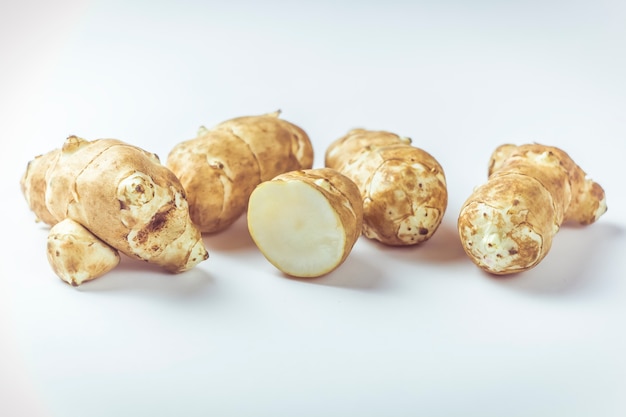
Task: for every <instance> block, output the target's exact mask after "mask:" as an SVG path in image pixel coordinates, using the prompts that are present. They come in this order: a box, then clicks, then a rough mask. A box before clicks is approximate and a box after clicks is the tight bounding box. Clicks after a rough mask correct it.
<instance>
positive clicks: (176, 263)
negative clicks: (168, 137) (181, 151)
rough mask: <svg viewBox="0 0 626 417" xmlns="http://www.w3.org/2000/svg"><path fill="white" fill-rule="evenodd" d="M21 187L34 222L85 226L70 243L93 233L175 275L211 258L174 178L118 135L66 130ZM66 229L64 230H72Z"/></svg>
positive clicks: (30, 167)
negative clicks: (83, 134)
mask: <svg viewBox="0 0 626 417" xmlns="http://www.w3.org/2000/svg"><path fill="white" fill-rule="evenodd" d="M21 187H22V192H23V193H24V196H25V198H26V201H27V202H28V204H29V206H30V208H31V210H33V212H34V213H35V215H36V217H37V219H38V220H41V221H43V222H45V223H46V224H48V225H50V226H54V225H56V224H57V223H59V222H61V221H63V220H65V219H71V220H73V221H74V222H76V223H77V224H79V225H81V226H82V227H83V228H84V230H81V231H80V232H79V235H80V236H78V235H76V236H74V237H72V238H71V239H70V241H71V240H73V239H74V238H77V239H78V240H79V241H84V239H85V236H84V233H92V234H93V235H94V241H96V240H101V241H102V242H104V243H106V245H108V246H110V247H112V248H115V249H116V250H119V251H121V252H122V253H124V254H126V255H128V256H130V257H133V258H135V259H140V260H144V261H147V262H151V263H154V264H156V265H159V266H162V267H164V268H165V269H167V270H168V271H171V272H174V273H177V272H182V271H186V270H188V269H190V268H192V267H193V266H195V265H196V264H198V263H199V262H201V261H203V260H205V259H206V258H207V257H208V253H207V251H206V249H205V247H204V244H203V242H202V239H201V235H200V232H199V230H198V229H197V228H196V227H195V226H194V225H193V224H192V222H191V219H190V217H189V210H188V204H187V201H186V198H185V191H184V189H183V187H182V185H181V184H180V182H179V180H178V178H176V176H175V175H174V174H173V173H172V172H171V171H170V170H169V169H167V168H166V167H165V166H163V165H161V164H160V162H159V160H158V158H157V157H156V155H154V154H152V153H149V152H146V151H144V150H143V149H140V148H138V147H135V146H132V145H129V144H127V143H124V142H122V141H119V140H115V139H98V140H94V141H87V140H84V139H81V138H78V137H76V136H70V137H69V138H67V140H66V141H65V143H64V145H63V147H62V148H61V149H57V150H53V151H51V152H49V153H47V154H44V155H42V156H39V157H36V158H35V159H34V160H32V161H31V162H30V163H29V164H28V167H27V169H26V172H25V173H24V175H23V177H22V179H21ZM64 230H65V232H63V233H64V234H65V235H68V236H69V235H72V234H73V233H74V232H75V231H76V230H77V229H76V228H73V229H69V231H68V229H64ZM52 239H53V240H54V238H53V237H52ZM69 252H70V250H69V249H68V250H66V251H63V252H59V253H60V254H63V253H65V254H68V253H69ZM86 255H88V253H86ZM68 256H69V255H68ZM57 261H59V262H61V263H62V262H63V261H62V260H57ZM66 261H67V260H66ZM84 261H85V262H86V263H89V260H84ZM53 267H54V265H53ZM55 270H57V271H58V270H59V268H55ZM87 276H89V277H91V275H90V274H88V275H87ZM62 278H63V277H62ZM66 278H67V277H65V278H63V279H64V280H66V281H68V279H66ZM84 280H85V279H84V278H80V279H73V280H69V281H72V282H74V283H77V284H79V283H80V282H82V281H84Z"/></svg>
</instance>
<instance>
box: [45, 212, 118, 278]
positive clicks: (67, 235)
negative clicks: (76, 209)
mask: <svg viewBox="0 0 626 417" xmlns="http://www.w3.org/2000/svg"><path fill="white" fill-rule="evenodd" d="M48 262H50V265H51V266H52V269H53V270H54V272H55V273H56V274H57V275H58V276H59V277H60V278H61V279H62V280H63V281H65V282H67V283H68V284H71V285H73V286H78V285H80V284H82V283H83V282H85V281H90V280H92V279H94V278H98V277H99V276H101V275H104V274H106V273H107V272H109V271H110V270H112V269H113V268H115V267H116V266H117V265H118V264H119V262H120V255H119V253H118V252H117V250H115V249H114V248H112V247H111V246H109V245H107V244H106V243H104V242H103V241H101V240H100V239H98V238H97V237H96V236H95V235H94V234H93V233H91V232H90V231H89V230H87V229H85V228H84V227H83V226H82V225H81V224H80V223H77V222H75V221H74V220H72V219H64V220H61V221H60V222H59V223H57V224H55V225H54V226H52V228H50V233H49V234H48Z"/></svg>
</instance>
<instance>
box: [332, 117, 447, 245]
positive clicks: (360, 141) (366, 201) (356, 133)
mask: <svg viewBox="0 0 626 417" xmlns="http://www.w3.org/2000/svg"><path fill="white" fill-rule="evenodd" d="M325 164H326V166H327V167H329V168H333V169H336V170H338V171H339V172H341V173H342V174H344V175H346V176H347V177H348V178H350V179H351V180H353V181H354V182H355V183H356V185H357V186H358V188H359V190H360V193H361V197H362V199H363V234H364V235H365V236H366V237H368V238H370V239H376V240H378V241H380V242H382V243H384V244H386V245H393V246H401V245H415V244H418V243H421V242H424V241H426V240H428V239H430V237H431V236H432V235H433V233H435V231H436V230H437V228H438V227H439V225H440V223H441V220H442V219H443V215H444V213H445V210H446V207H447V204H448V192H447V188H446V179H445V175H444V172H443V168H442V167H441V165H439V163H438V162H437V161H436V160H435V158H433V157H432V156H431V155H430V154H429V153H427V152H426V151H424V150H422V149H419V148H417V147H414V146H411V140H410V139H408V138H403V137H400V136H398V135H396V134H394V133H390V132H385V131H371V130H365V129H354V130H351V131H350V132H348V134H347V135H345V136H343V137H342V138H340V139H338V140H336V141H335V142H333V143H331V145H330V146H329V147H328V149H327V150H326V160H325Z"/></svg>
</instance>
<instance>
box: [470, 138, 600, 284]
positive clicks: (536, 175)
mask: <svg viewBox="0 0 626 417" xmlns="http://www.w3.org/2000/svg"><path fill="white" fill-rule="evenodd" d="M606 208H607V206H606V197H605V193H604V190H603V189H602V187H601V186H600V185H599V184H597V183H595V182H594V181H592V180H591V179H589V178H588V177H587V176H586V174H585V172H584V171H583V170H582V169H581V168H580V167H579V166H578V165H576V164H575V163H574V161H573V160H572V159H571V158H570V157H569V155H568V154H567V153H565V152H564V151H563V150H561V149H559V148H556V147H551V146H545V145H540V144H527V145H521V146H515V145H510V144H506V145H502V146H500V147H498V148H497V149H496V150H495V151H494V153H493V154H492V156H491V160H490V163H489V177H488V180H487V182H486V183H484V184H483V185H481V186H479V187H477V188H476V189H475V190H474V192H473V193H472V195H471V196H470V197H469V198H468V199H467V200H466V202H465V203H464V204H463V207H462V208H461V211H460V214H459V218H458V230H459V235H460V237H461V242H462V244H463V248H464V249H465V252H466V253H467V254H468V256H469V257H470V259H471V260H472V261H473V262H474V263H475V264H476V265H478V266H479V267H481V268H483V269H484V270H485V271H487V272H490V273H493V274H499V275H503V274H511V273H515V272H521V271H525V270H528V269H530V268H533V267H535V266H536V265H537V264H538V263H539V262H540V261H541V260H542V259H543V258H544V257H545V256H546V255H547V254H548V251H549V250H550V248H551V246H552V240H553V237H554V235H555V234H556V233H557V231H558V230H559V228H560V227H561V225H562V224H563V223H564V222H568V221H571V222H577V223H580V224H582V225H587V224H591V223H593V222H595V221H596V220H598V218H599V217H600V216H601V215H602V214H603V213H604V212H605V211H606Z"/></svg>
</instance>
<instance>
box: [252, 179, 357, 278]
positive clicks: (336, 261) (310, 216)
mask: <svg viewBox="0 0 626 417" xmlns="http://www.w3.org/2000/svg"><path fill="white" fill-rule="evenodd" d="M362 204H363V203H362V200H361V195H360V193H359V190H358V188H357V186H356V185H355V184H354V182H352V180H350V179H349V178H348V177H346V176H344V175H342V174H340V173H339V172H337V171H335V170H332V169H329V168H319V169H310V170H299V171H292V172H288V173H284V174H281V175H278V176H277V177H275V178H274V179H272V180H270V181H265V182H263V183H261V184H260V185H258V186H257V187H256V188H255V190H254V191H253V193H252V195H251V196H250V201H249V204H248V214H247V217H248V229H249V231H250V235H251V236H252V239H253V240H254V242H255V243H256V245H257V247H258V248H259V250H260V251H261V252H262V253H263V255H264V256H265V257H266V259H267V260H268V261H269V262H271V263H272V264H273V265H274V266H275V267H276V268H278V269H279V270H280V271H282V272H284V273H285V274H288V275H291V276H294V277H300V278H312V277H319V276H322V275H325V274H327V273H329V272H331V271H333V270H335V269H336V268H337V267H339V265H341V264H342V263H343V262H344V261H345V259H346V258H347V256H348V254H349V253H350V252H351V250H352V248H353V246H354V244H355V243H356V241H357V239H358V237H359V236H360V235H361V228H362V220H363V207H362Z"/></svg>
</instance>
